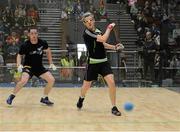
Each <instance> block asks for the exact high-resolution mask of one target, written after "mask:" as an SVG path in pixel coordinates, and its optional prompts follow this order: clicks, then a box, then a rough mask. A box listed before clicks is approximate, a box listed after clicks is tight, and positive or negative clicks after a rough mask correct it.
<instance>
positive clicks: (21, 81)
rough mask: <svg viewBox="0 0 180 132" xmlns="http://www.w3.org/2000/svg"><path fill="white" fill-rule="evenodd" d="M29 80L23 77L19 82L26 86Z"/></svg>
mask: <svg viewBox="0 0 180 132" xmlns="http://www.w3.org/2000/svg"><path fill="white" fill-rule="evenodd" d="M27 82H28V80H27V79H22V80H20V81H19V84H20V85H22V86H24V85H25V84H26V83H27Z"/></svg>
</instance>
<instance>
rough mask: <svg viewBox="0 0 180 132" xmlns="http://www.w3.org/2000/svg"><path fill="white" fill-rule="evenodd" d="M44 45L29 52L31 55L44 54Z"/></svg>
mask: <svg viewBox="0 0 180 132" xmlns="http://www.w3.org/2000/svg"><path fill="white" fill-rule="evenodd" d="M42 49H43V46H41V47H39V48H37V49H36V50H34V51H31V52H30V53H29V54H30V55H35V54H36V55H42V54H43V50H42Z"/></svg>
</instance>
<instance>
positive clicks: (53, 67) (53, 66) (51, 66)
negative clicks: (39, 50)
mask: <svg viewBox="0 0 180 132" xmlns="http://www.w3.org/2000/svg"><path fill="white" fill-rule="evenodd" d="M49 68H51V69H52V70H53V71H55V70H56V69H57V67H56V66H55V65H54V64H50V66H49Z"/></svg>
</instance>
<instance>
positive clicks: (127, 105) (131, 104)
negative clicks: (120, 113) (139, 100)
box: [124, 102, 134, 111]
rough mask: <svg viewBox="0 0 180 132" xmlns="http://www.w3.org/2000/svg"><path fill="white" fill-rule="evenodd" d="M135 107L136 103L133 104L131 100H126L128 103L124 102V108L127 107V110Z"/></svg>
mask: <svg viewBox="0 0 180 132" xmlns="http://www.w3.org/2000/svg"><path fill="white" fill-rule="evenodd" d="M133 108H134V105H133V103H131V102H126V103H125V104H124V109H125V110H126V111H132V110H133Z"/></svg>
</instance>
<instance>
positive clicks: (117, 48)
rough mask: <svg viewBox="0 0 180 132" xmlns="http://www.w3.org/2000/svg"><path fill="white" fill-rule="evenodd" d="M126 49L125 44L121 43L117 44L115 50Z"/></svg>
mask: <svg viewBox="0 0 180 132" xmlns="http://www.w3.org/2000/svg"><path fill="white" fill-rule="evenodd" d="M123 49H124V45H123V44H121V43H119V44H116V45H115V50H123Z"/></svg>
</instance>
